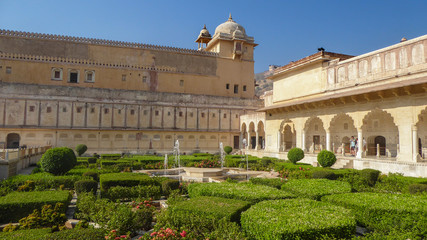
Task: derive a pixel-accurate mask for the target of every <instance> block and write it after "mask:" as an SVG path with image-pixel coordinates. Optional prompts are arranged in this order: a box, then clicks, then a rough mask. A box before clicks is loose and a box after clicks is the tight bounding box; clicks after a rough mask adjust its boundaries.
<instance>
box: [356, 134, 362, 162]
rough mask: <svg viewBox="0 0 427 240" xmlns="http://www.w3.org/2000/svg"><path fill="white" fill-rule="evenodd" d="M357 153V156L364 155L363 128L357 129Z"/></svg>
mask: <svg viewBox="0 0 427 240" xmlns="http://www.w3.org/2000/svg"><path fill="white" fill-rule="evenodd" d="M357 148H358V149H357V153H356V158H362V157H363V132H362V129H361V128H359V129H357Z"/></svg>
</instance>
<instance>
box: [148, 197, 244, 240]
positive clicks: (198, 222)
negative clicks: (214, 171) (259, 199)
mask: <svg viewBox="0 0 427 240" xmlns="http://www.w3.org/2000/svg"><path fill="white" fill-rule="evenodd" d="M249 206H250V203H249V202H246V201H240V200H235V199H226V198H218V197H196V198H191V199H190V200H188V201H180V202H176V203H174V204H173V205H170V206H169V207H168V208H167V210H166V211H163V212H162V213H161V214H158V215H157V225H156V228H157V229H159V228H163V229H165V228H169V227H170V228H172V229H190V230H191V239H245V238H242V234H241V233H240V229H239V227H238V225H237V223H238V222H239V221H240V214H241V212H243V211H245V210H246V209H248V208H249Z"/></svg>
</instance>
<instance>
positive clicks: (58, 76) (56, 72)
mask: <svg viewBox="0 0 427 240" xmlns="http://www.w3.org/2000/svg"><path fill="white" fill-rule="evenodd" d="M54 75H55V78H61V72H60V71H58V70H56V71H55V73H54Z"/></svg>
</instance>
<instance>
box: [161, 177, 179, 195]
mask: <svg viewBox="0 0 427 240" xmlns="http://www.w3.org/2000/svg"><path fill="white" fill-rule="evenodd" d="M161 184H162V192H163V194H165V195H166V196H169V194H170V193H171V192H172V191H173V190H176V189H179V181H178V180H176V179H168V180H165V181H162V182H161Z"/></svg>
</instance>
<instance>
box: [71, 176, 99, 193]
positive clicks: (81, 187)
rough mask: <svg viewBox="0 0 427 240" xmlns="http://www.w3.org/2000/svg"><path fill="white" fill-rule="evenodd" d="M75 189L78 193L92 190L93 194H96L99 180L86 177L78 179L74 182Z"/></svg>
mask: <svg viewBox="0 0 427 240" xmlns="http://www.w3.org/2000/svg"><path fill="white" fill-rule="evenodd" d="M74 189H75V190H76V193H77V194H80V193H82V192H91V193H93V195H96V191H97V190H98V182H97V181H95V180H93V179H85V180H80V181H77V182H76V183H75V184H74Z"/></svg>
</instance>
